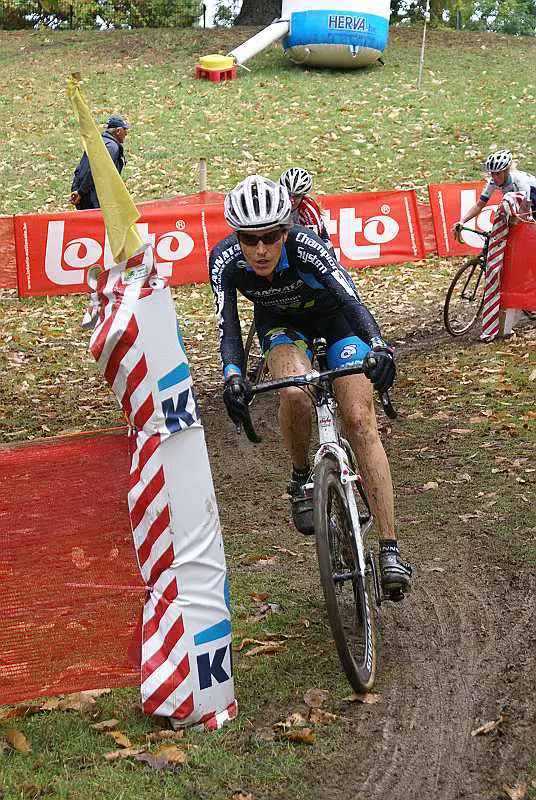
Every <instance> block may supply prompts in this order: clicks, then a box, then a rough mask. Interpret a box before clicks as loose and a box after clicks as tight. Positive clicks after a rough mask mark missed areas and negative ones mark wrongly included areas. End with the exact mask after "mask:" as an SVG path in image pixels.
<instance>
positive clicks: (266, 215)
mask: <svg viewBox="0 0 536 800" xmlns="http://www.w3.org/2000/svg"><path fill="white" fill-rule="evenodd" d="M291 214H292V209H291V204H290V199H289V196H288V192H287V190H286V189H285V188H284V187H283V186H282V184H280V183H274V182H273V181H270V180H268V179H266V178H263V177H262V176H260V175H250V176H249V177H248V178H246V179H245V180H244V181H242V183H239V184H238V185H237V186H236V187H235V188H234V189H233V190H232V191H231V192H230V193H229V194H228V195H227V196H226V198H225V204H224V215H225V219H226V221H227V224H228V225H229V226H230V227H231V228H233V229H234V233H232V234H231V235H230V236H227V237H226V238H225V239H223V240H222V241H220V242H219V243H218V244H217V245H216V246H215V247H214V248H213V250H212V252H211V254H210V261H209V266H210V270H209V271H210V281H211V286H212V291H213V293H214V299H215V306H216V313H217V316H218V323H219V328H220V353H221V359H222V364H223V374H224V390H223V400H224V403H225V406H226V408H227V412H228V414H229V416H230V418H231V420H232V421H233V422H234V423H235V424H238V423H240V422H242V421H243V419H244V417H245V416H246V415H247V399H248V395H247V381H246V379H245V378H244V376H243V375H242V370H243V367H244V348H243V344H242V337H241V332H240V321H239V316H238V309H237V291H238V292H240V293H241V294H242V295H244V296H245V297H246V298H248V299H249V300H251V301H252V302H253V307H254V315H255V325H256V328H257V331H258V334H259V340H260V342H261V346H262V350H263V352H264V354H265V356H266V357H267V358H268V367H269V370H270V373H271V374H272V376H273V377H274V379H276V380H277V379H279V378H283V377H287V376H289V375H302V374H304V373H307V372H308V371H309V370H310V369H311V355H312V354H311V348H312V342H313V339H314V338H316V337H323V338H324V339H326V342H327V347H328V351H327V359H328V367H330V368H331V367H335V366H342V365H347V364H351V363H353V361H355V360H361V359H364V360H365V368H366V374H367V376H368V378H370V381H372V383H373V384H374V386H375V388H376V389H377V390H379V391H386V390H387V389H388V388H389V387H390V386H391V385H392V383H393V381H394V378H395V373H396V368H395V362H394V357H393V351H392V350H391V348H390V347H389V346H388V345H387V344H386V343H385V341H384V340H383V339H382V337H381V333H380V329H379V327H378V324H377V323H376V320H375V319H374V317H373V316H372V314H371V313H370V312H369V311H368V309H367V308H366V307H365V306H364V305H363V303H362V302H361V300H360V298H359V296H358V294H357V292H356V290H355V287H354V286H353V285H350V284H349V283H348V281H347V279H346V278H345V277H344V275H343V274H342V273H341V269H340V267H339V264H338V263H337V261H336V260H335V259H334V258H333V256H332V254H331V251H330V250H329V249H328V248H327V247H326V246H325V243H324V242H323V241H322V239H320V237H319V236H317V235H316V234H315V233H313V232H312V231H311V230H309V229H308V228H305V227H304V226H301V225H292V219H291ZM372 353H373V355H374V358H371V356H372ZM370 381H369V380H368V379H367V377H365V375H350V376H345V377H341V378H338V379H336V380H335V381H334V388H335V393H336V396H337V402H338V405H339V408H340V411H341V415H342V419H343V422H344V425H345V431H346V434H347V436H348V438H349V439H350V442H351V444H352V446H353V449H354V451H355V454H356V457H357V460H358V463H359V467H360V471H361V474H362V476H363V481H364V484H365V491H366V493H367V497H368V500H369V503H370V506H371V510H372V513H373V514H374V516H375V517H376V520H377V523H378V530H379V537H380V572H381V581H382V586H383V588H384V591H385V592H386V593H387V594H389V595H390V594H391V592H393V593H396V592H399V591H402V592H405V591H408V589H409V586H410V579H411V567H410V566H409V565H408V564H405V563H404V562H403V561H402V559H401V558H400V554H399V550H398V544H397V538H396V533H395V520H394V498H393V485H392V481H391V472H390V469H389V463H388V461H387V456H386V454H385V451H384V449H383V445H382V443H381V441H380V437H379V433H378V428H377V425H376V415H375V411H374V402H373V394H372V384H371V382H370ZM279 422H280V426H281V431H282V434H283V439H284V441H285V445H286V448H287V450H288V452H289V455H290V460H291V463H292V475H291V483H290V487H289V491H290V494H291V503H292V516H293V520H294V523H295V525H296V527H297V529H298V530H299V531H300V532H301V533H312V531H313V508H312V499H311V497H310V495H308V494H307V491H306V489H305V484H306V483H307V482H308V479H309V474H310V470H311V467H310V464H309V442H310V438H311V427H312V426H311V403H310V399H309V398H308V397H307V395H305V394H304V393H303V392H301V391H300V390H299V389H297V388H288V389H283V390H282V391H281V392H280V407H279Z"/></svg>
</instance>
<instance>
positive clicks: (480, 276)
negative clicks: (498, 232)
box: [443, 227, 536, 336]
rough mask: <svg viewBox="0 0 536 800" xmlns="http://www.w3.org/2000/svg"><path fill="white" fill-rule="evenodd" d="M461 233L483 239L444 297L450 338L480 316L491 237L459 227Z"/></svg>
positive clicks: (533, 315) (534, 316)
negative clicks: (478, 250) (480, 247)
mask: <svg viewBox="0 0 536 800" xmlns="http://www.w3.org/2000/svg"><path fill="white" fill-rule="evenodd" d="M460 230H462V231H471V232H472V233H477V234H478V235H479V236H481V237H482V238H483V239H484V247H483V248H482V252H480V253H479V254H478V255H477V256H473V258H470V259H469V260H468V261H465V262H464V263H463V264H462V265H461V267H460V268H459V269H458V270H457V272H456V274H455V275H454V277H453V279H452V281H451V284H450V286H449V288H448V290H447V295H446V297H445V305H444V307H443V321H444V323H445V328H446V329H447V331H448V333H450V335H451V336H463V334H464V333H467V332H468V331H470V330H471V328H473V327H474V325H475V324H476V322H477V320H478V319H479V317H480V315H481V313H482V306H483V305H484V290H485V285H486V280H485V276H486V263H487V258H488V249H489V239H490V234H489V233H486V232H484V231H476V230H473V229H472V228H466V227H461V228H460ZM523 313H524V314H525V316H527V317H529V318H530V319H536V313H535V312H532V311H523Z"/></svg>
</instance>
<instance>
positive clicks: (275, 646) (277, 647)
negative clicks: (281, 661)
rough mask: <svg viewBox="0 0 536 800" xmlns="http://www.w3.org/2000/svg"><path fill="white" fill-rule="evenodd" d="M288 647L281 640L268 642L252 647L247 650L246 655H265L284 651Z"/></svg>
mask: <svg viewBox="0 0 536 800" xmlns="http://www.w3.org/2000/svg"><path fill="white" fill-rule="evenodd" d="M286 649H287V648H286V647H285V646H284V645H282V644H281V642H266V644H261V645H259V646H258V647H252V648H251V650H248V651H247V653H246V656H265V655H269V654H270V653H284V652H285V651H286Z"/></svg>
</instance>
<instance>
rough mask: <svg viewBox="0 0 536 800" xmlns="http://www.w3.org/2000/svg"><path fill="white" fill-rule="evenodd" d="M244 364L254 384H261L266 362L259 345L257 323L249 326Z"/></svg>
mask: <svg viewBox="0 0 536 800" xmlns="http://www.w3.org/2000/svg"><path fill="white" fill-rule="evenodd" d="M244 364H245V369H246V375H247V377H248V378H249V380H250V381H251V382H252V383H260V382H261V381H262V379H263V378H264V377H265V375H266V372H267V369H266V361H265V360H264V355H263V353H262V350H261V348H260V345H259V340H258V338H257V332H256V330H255V323H254V322H252V323H251V325H250V326H249V331H248V335H247V337H246V343H245V345H244Z"/></svg>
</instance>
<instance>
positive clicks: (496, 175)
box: [491, 167, 510, 186]
mask: <svg viewBox="0 0 536 800" xmlns="http://www.w3.org/2000/svg"><path fill="white" fill-rule="evenodd" d="M509 172H510V167H506V169H501V171H500V172H492V173H491V179H492V181H493V183H494V184H495V185H496V186H502V185H503V183H506V180H507V178H508V174H509Z"/></svg>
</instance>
